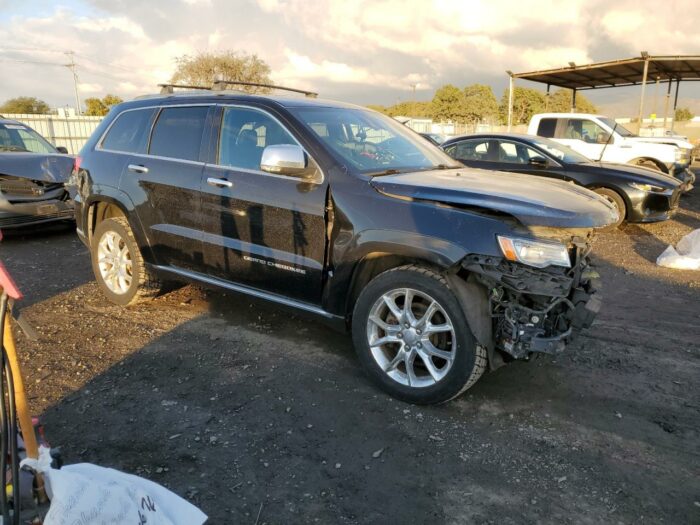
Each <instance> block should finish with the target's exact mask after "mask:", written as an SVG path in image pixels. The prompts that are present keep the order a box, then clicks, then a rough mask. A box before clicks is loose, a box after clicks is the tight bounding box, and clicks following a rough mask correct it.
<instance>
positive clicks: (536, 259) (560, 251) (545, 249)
mask: <svg viewBox="0 0 700 525" xmlns="http://www.w3.org/2000/svg"><path fill="white" fill-rule="evenodd" d="M498 244H499V245H500V247H501V251H502V252H503V256H504V257H505V258H506V259H508V260H509V261H514V262H520V263H523V264H527V265H528V266H534V267H535V268H545V267H547V266H550V265H554V266H563V267H564V268H570V267H571V259H570V257H569V252H568V250H567V249H566V246H564V245H563V244H561V243H558V242H549V241H535V240H533V239H520V238H517V237H503V236H501V235H499V236H498Z"/></svg>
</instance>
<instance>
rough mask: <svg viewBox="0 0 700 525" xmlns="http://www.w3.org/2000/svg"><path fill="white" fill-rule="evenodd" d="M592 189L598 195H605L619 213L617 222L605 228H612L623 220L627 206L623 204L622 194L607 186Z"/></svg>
mask: <svg viewBox="0 0 700 525" xmlns="http://www.w3.org/2000/svg"><path fill="white" fill-rule="evenodd" d="M593 191H594V192H596V193H597V194H598V195H600V196H602V197H605V198H606V199H607V200H608V201H610V202H611V203H612V204H613V206H615V208H616V209H617V213H618V214H619V217H618V219H617V222H616V223H614V224H611V225H610V226H608V227H607V228H606V229H609V230H614V229H615V228H617V227H618V226H620V224H622V223H623V222H624V220H625V217H626V216H627V206H626V205H625V199H623V198H622V195H620V194H619V193H617V192H616V191H615V190H611V189H608V188H596V189H594V190H593Z"/></svg>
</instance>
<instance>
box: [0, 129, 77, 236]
mask: <svg viewBox="0 0 700 525" xmlns="http://www.w3.org/2000/svg"><path fill="white" fill-rule="evenodd" d="M65 153H66V150H65V148H61V149H58V148H55V147H54V146H52V145H51V144H50V143H49V142H48V141H47V140H46V139H44V138H43V137H42V136H41V135H39V134H38V133H37V132H36V131H34V130H33V129H31V128H29V127H28V126H26V125H24V124H22V123H20V122H17V121H14V120H8V119H2V118H0V229H8V228H16V227H20V226H27V225H30V224H39V223H45V222H51V221H58V220H66V219H73V203H72V201H71V200H70V199H69V197H68V192H67V191H66V189H65V186H64V183H65V182H66V181H67V179H68V177H69V176H70V174H71V170H72V169H73V163H74V159H73V158H72V157H70V156H68V155H66V154H65Z"/></svg>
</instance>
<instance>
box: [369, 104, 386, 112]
mask: <svg viewBox="0 0 700 525" xmlns="http://www.w3.org/2000/svg"><path fill="white" fill-rule="evenodd" d="M366 107H367V108H369V109H373V110H374V111H379V113H384V114H385V115H386V114H387V109H388V108H387V107H386V106H381V105H379V104H367V106H366Z"/></svg>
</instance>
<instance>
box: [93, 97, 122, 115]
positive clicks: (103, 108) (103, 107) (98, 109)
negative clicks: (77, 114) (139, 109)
mask: <svg viewBox="0 0 700 525" xmlns="http://www.w3.org/2000/svg"><path fill="white" fill-rule="evenodd" d="M122 102H124V101H123V100H122V99H121V98H120V97H118V96H116V95H109V94H107V95H105V96H104V97H103V98H102V99H99V98H86V99H85V114H86V115H90V116H94V117H103V116H105V115H106V114H107V113H109V109H110V108H111V107H112V106H115V105H117V104H120V103H122Z"/></svg>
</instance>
